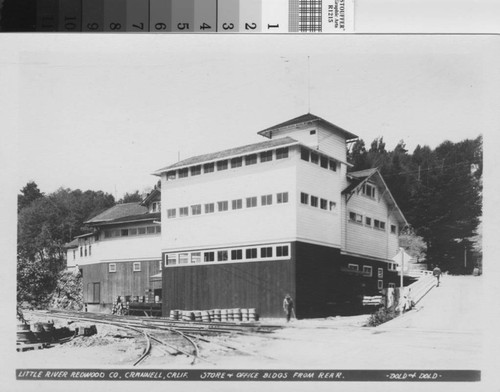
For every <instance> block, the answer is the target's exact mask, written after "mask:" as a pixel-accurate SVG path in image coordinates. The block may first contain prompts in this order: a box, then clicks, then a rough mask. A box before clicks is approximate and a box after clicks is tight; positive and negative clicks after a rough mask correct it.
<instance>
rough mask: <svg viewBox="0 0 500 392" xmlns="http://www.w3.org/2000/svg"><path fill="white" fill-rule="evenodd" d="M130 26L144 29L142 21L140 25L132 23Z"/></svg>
mask: <svg viewBox="0 0 500 392" xmlns="http://www.w3.org/2000/svg"><path fill="white" fill-rule="evenodd" d="M132 27H135V28H136V29H139V30H144V23H141V25H140V26H139V25H136V24H133V25H132Z"/></svg>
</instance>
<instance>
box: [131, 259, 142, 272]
mask: <svg viewBox="0 0 500 392" xmlns="http://www.w3.org/2000/svg"><path fill="white" fill-rule="evenodd" d="M132 271H134V272H140V271H141V263H139V262H137V261H136V262H135V263H133V264H132Z"/></svg>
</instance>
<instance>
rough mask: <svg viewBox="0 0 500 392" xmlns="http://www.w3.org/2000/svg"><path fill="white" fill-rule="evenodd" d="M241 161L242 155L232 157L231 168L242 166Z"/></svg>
mask: <svg viewBox="0 0 500 392" xmlns="http://www.w3.org/2000/svg"><path fill="white" fill-rule="evenodd" d="M241 161H242V159H241V157H238V158H233V159H231V169H234V168H235V167H241V165H242V162H241Z"/></svg>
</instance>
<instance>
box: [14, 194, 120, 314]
mask: <svg viewBox="0 0 500 392" xmlns="http://www.w3.org/2000/svg"><path fill="white" fill-rule="evenodd" d="M113 205H114V198H113V196H112V195H109V194H106V193H104V192H101V191H98V192H94V191H85V192H82V191H80V190H79V189H77V190H74V191H72V190H71V189H64V188H60V189H58V190H57V191H56V192H54V193H51V194H49V195H47V196H42V197H38V198H36V199H35V200H34V201H32V202H31V203H30V204H29V205H28V206H26V207H24V208H22V209H21V210H20V211H19V213H18V243H17V284H18V302H23V301H28V302H32V303H35V304H36V305H38V306H40V305H42V306H43V305H45V304H46V303H47V301H48V298H49V295H50V293H51V292H52V291H53V290H54V289H55V288H56V285H57V281H58V277H59V273H60V272H61V271H62V270H64V268H65V267H66V263H65V255H66V251H65V248H64V244H65V243H67V242H69V241H71V240H72V239H73V237H74V236H76V235H79V234H81V233H82V231H81V230H82V226H83V223H84V222H85V221H86V220H88V219H90V218H91V217H92V216H94V215H95V214H98V213H99V212H101V211H102V210H103V209H107V208H109V207H111V206H113Z"/></svg>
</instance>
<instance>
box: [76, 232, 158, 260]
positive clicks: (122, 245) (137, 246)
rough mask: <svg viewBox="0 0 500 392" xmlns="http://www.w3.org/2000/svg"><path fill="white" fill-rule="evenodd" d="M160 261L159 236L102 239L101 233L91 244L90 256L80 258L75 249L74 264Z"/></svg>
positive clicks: (78, 252) (78, 251)
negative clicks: (97, 239)
mask: <svg viewBox="0 0 500 392" xmlns="http://www.w3.org/2000/svg"><path fill="white" fill-rule="evenodd" d="M143 226H158V225H155V224H153V223H149V224H148V225H139V224H137V225H128V226H120V228H127V227H143ZM71 257H72V255H71ZM160 259H161V234H160V233H157V234H149V235H137V236H127V237H116V238H106V239H104V233H103V232H101V237H100V239H99V241H96V242H94V243H92V254H91V255H90V256H87V257H85V256H83V257H80V250H79V249H77V256H76V260H75V263H76V264H78V265H89V264H95V263H102V262H123V261H143V260H160Z"/></svg>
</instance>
